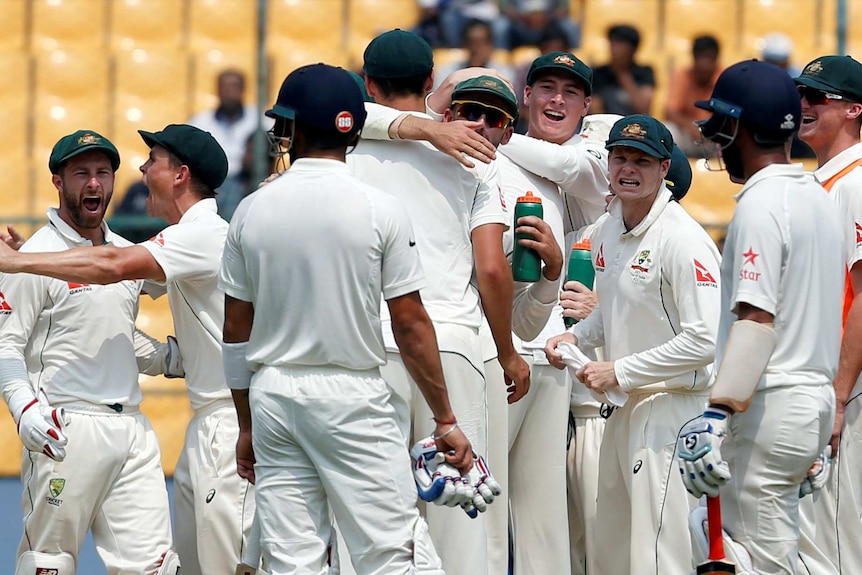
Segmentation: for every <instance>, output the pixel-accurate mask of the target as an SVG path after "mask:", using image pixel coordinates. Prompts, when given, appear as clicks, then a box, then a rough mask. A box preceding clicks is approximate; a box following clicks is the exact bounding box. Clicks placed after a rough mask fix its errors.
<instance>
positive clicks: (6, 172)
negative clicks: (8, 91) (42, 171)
mask: <svg viewBox="0 0 862 575" xmlns="http://www.w3.org/2000/svg"><path fill="white" fill-rule="evenodd" d="M0 105H2V104H0ZM16 147H17V146H16ZM47 162H48V159H47V158H45V163H46V164H47ZM29 170H30V166H29V163H28V162H27V156H26V154H25V153H24V148H23V146H20V149H9V148H7V147H6V146H5V145H2V146H0V174H3V177H4V179H6V181H7V182H9V183H10V184H11V185H8V186H6V187H5V188H4V189H3V191H2V192H0V229H2V230H3V231H4V232H5V231H6V225H5V224H4V223H3V219H4V218H24V217H28V216H30V214H31V210H32V206H31V201H30V197H31V194H30V189H29V188H30V181H31V178H30V173H29ZM40 215H41V214H40Z"/></svg>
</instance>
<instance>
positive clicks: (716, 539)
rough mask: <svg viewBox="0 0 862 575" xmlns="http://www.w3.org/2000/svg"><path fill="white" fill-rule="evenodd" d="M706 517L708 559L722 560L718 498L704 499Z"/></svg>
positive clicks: (719, 502)
mask: <svg viewBox="0 0 862 575" xmlns="http://www.w3.org/2000/svg"><path fill="white" fill-rule="evenodd" d="M706 516H707V522H708V524H709V559H710V561H718V560H721V559H724V558H725V556H724V538H723V537H722V530H721V500H720V499H719V496H718V495H716V496H715V497H709V496H707V497H706Z"/></svg>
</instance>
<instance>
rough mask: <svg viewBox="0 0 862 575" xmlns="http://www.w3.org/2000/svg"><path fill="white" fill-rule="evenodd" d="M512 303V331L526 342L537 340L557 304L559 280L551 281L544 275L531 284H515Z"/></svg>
mask: <svg viewBox="0 0 862 575" xmlns="http://www.w3.org/2000/svg"><path fill="white" fill-rule="evenodd" d="M514 285H515V291H514V298H513V303H512V331H514V332H515V335H517V336H518V337H520V338H521V339H522V340H524V341H532V340H533V339H535V338H536V337H537V336H538V335H539V333H540V332H541V331H542V328H543V327H545V324H546V323H548V318H549V317H551V312H552V311H553V309H554V304H555V303H556V302H557V290H558V289H559V287H560V282H559V279H557V280H555V281H551V280H548V279H546V278H545V276H544V275H542V277H541V278H540V279H539V281H537V282H535V283H531V284H524V283H515V284H514Z"/></svg>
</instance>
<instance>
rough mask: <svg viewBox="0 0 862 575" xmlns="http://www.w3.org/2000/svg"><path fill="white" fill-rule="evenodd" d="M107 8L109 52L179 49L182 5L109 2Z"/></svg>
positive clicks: (170, 0)
mask: <svg viewBox="0 0 862 575" xmlns="http://www.w3.org/2000/svg"><path fill="white" fill-rule="evenodd" d="M109 6H110V20H109V22H110V39H111V41H110V43H111V49H112V50H115V51H116V50H132V49H135V48H147V49H150V48H159V49H162V50H170V49H174V50H177V49H180V48H181V47H182V46H183V40H184V34H185V27H184V25H183V24H184V10H183V3H182V2H177V1H176V0H113V1H112V2H111V3H110V4H109Z"/></svg>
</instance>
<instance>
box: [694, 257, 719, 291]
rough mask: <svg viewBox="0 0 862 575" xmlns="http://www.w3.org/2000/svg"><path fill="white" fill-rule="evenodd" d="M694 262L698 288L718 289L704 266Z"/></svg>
mask: <svg viewBox="0 0 862 575" xmlns="http://www.w3.org/2000/svg"><path fill="white" fill-rule="evenodd" d="M693 261H694V275H695V279H696V280H697V285H698V287H718V282H716V281H715V277H714V276H713V275H712V273H710V271H709V270H708V269H706V266H705V265H703V264H702V263H700V262H699V261H697V260H696V259H695V260H693Z"/></svg>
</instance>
